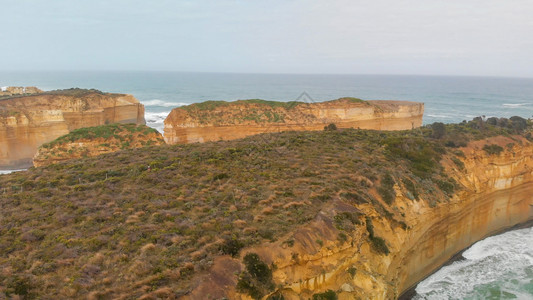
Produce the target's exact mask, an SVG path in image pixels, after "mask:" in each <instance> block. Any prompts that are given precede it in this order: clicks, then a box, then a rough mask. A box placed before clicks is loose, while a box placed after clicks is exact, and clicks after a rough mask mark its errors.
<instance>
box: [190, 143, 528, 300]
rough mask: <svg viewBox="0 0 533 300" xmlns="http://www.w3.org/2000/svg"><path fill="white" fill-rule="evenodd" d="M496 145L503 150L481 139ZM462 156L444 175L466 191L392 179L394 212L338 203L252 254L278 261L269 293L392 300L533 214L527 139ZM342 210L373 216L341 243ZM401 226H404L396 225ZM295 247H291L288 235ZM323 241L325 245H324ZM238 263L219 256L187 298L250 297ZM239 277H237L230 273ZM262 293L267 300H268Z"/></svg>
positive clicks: (475, 148)
mask: <svg viewBox="0 0 533 300" xmlns="http://www.w3.org/2000/svg"><path fill="white" fill-rule="evenodd" d="M486 144H496V145H499V146H501V147H502V148H504V149H505V151H503V152H502V153H501V154H488V153H487V152H486V151H483V150H482V148H483V145H486ZM460 150H461V151H462V152H459V151H457V153H464V156H462V158H460V159H459V160H458V159H457V158H456V157H454V158H453V159H452V157H451V156H445V157H444V159H443V161H442V163H443V165H444V167H445V172H446V173H447V174H449V176H450V177H451V178H453V179H454V180H455V181H456V182H457V183H458V185H459V186H461V187H462V188H461V189H460V190H459V191H458V192H456V193H455V194H453V196H452V197H451V198H449V199H447V200H444V201H442V202H437V203H435V202H431V201H424V199H420V200H415V199H413V197H412V195H410V194H409V193H408V192H407V191H406V190H405V188H404V187H402V186H400V185H398V184H395V186H394V189H395V191H396V198H395V199H394V202H395V210H398V211H395V214H396V213H398V214H400V215H402V216H403V217H404V218H403V221H401V222H404V223H403V224H402V223H401V222H399V220H397V219H395V218H385V217H381V216H380V215H379V214H378V213H377V212H376V210H375V207H374V205H372V204H363V205H359V206H358V207H353V206H349V205H346V204H343V203H342V202H340V201H333V202H332V203H331V204H330V205H329V207H328V208H326V209H323V210H322V212H321V213H320V214H319V215H318V216H317V217H316V218H315V220H314V221H312V222H311V223H309V224H306V225H305V226H303V227H301V228H299V229H297V230H296V231H294V232H292V233H291V234H290V235H288V236H284V237H279V239H278V241H277V242H273V243H268V244H263V245H260V246H257V247H253V248H251V249H247V251H246V252H255V253H258V254H259V255H260V257H261V258H262V259H263V260H264V261H265V262H266V263H267V264H268V265H269V266H272V267H273V270H274V271H273V279H274V284H275V286H276V288H275V291H274V292H273V294H271V295H274V294H275V295H280V294H282V295H283V296H284V299H307V298H310V297H311V296H312V295H313V294H315V293H322V292H325V291H327V290H332V291H334V292H335V293H336V294H337V295H338V298H339V299H395V298H397V297H398V296H399V295H400V294H401V293H402V292H403V291H405V290H406V289H408V288H410V287H411V286H413V285H414V284H416V283H417V282H418V281H419V280H421V279H423V278H424V277H426V276H428V275H429V274H431V273H432V272H433V271H435V270H436V269H437V268H438V267H439V266H441V265H442V264H443V263H444V262H446V261H447V260H448V259H450V258H451V257H452V256H453V255H454V254H455V253H457V252H459V251H460V250H462V249H464V248H466V247H468V246H469V245H471V244H473V243H474V242H476V241H478V240H480V239H482V238H484V237H487V236H489V235H491V234H494V233H496V232H498V231H501V230H503V229H506V228H510V227H512V226H514V225H516V224H519V223H523V222H526V221H528V220H532V219H533V195H532V194H531V190H532V189H533V144H532V143H531V142H530V141H528V140H527V139H525V138H523V137H495V138H490V139H488V140H483V141H477V142H472V143H470V144H469V145H468V147H465V148H461V149H460ZM339 212H359V213H362V214H363V215H366V216H368V218H367V219H366V220H365V221H364V223H363V224H360V226H357V227H356V229H355V230H354V231H352V232H351V233H350V235H349V236H348V237H345V238H342V239H339V231H338V230H337V228H336V227H335V226H334V218H335V216H336V215H338V214H339ZM369 222H371V224H372V225H371V226H370V227H373V231H374V232H375V234H376V236H379V237H382V238H383V240H384V241H386V244H387V245H388V249H389V250H390V253H389V254H388V255H384V254H382V253H378V252H376V251H375V250H374V249H373V247H372V245H371V242H370V239H369V237H368V235H369V234H368V228H369ZM400 225H401V226H400ZM288 240H290V241H291V243H290V244H288V243H287V241H288ZM318 241H320V242H318ZM243 269H244V268H243V266H242V265H241V264H240V260H239V259H235V258H231V257H229V256H223V257H219V258H217V259H216V260H215V263H214V266H213V267H212V268H211V271H210V273H209V274H208V275H206V276H204V277H203V278H201V279H199V280H198V281H197V287H196V288H195V289H194V290H193V291H192V292H191V293H190V294H189V295H187V296H185V297H183V298H184V299H202V298H205V297H207V296H208V295H210V296H212V297H215V298H217V297H229V298H231V299H250V298H249V296H247V295H243V294H240V293H238V292H237V291H236V290H235V288H234V287H235V286H236V285H237V281H238V276H236V275H234V274H239V272H241V271H242V270H243ZM232 274H233V275H232ZM265 298H266V297H265Z"/></svg>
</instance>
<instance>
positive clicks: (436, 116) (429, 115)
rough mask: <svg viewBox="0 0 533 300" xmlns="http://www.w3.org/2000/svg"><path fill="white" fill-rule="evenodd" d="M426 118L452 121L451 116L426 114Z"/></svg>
mask: <svg viewBox="0 0 533 300" xmlns="http://www.w3.org/2000/svg"><path fill="white" fill-rule="evenodd" d="M428 117H432V118H442V119H452V118H453V116H447V115H439V114H428Z"/></svg>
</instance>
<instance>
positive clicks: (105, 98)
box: [0, 88, 145, 169]
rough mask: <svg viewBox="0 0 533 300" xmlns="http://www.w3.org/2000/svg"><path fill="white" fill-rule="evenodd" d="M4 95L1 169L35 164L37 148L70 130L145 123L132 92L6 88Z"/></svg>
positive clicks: (0, 109)
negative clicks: (129, 93) (33, 159)
mask: <svg viewBox="0 0 533 300" xmlns="http://www.w3.org/2000/svg"><path fill="white" fill-rule="evenodd" d="M3 93H4V94H5V95H3V96H1V95H0V169H18V168H25V167H28V166H31V164H32V158H33V156H34V155H35V153H36V152H37V148H38V147H39V146H40V145H42V144H43V143H46V142H50V141H52V140H54V139H56V138H58V137H60V136H62V135H65V134H67V133H69V132H70V131H72V130H74V129H77V128H82V127H90V126H98V125H104V124H110V123H135V124H145V120H144V106H143V105H142V104H140V103H139V101H138V100H137V99H135V98H134V97H133V96H131V95H125V94H110V93H103V92H100V91H97V90H83V89H69V90H57V91H50V92H42V91H40V90H38V89H36V88H6V89H5V91H4V92H3Z"/></svg>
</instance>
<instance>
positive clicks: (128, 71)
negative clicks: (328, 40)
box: [0, 69, 533, 79]
mask: <svg viewBox="0 0 533 300" xmlns="http://www.w3.org/2000/svg"><path fill="white" fill-rule="evenodd" d="M68 72H72V73H76V72H79V73H182V74H234V75H300V76H301V75H308V76H324V75H326V76H406V77H407V76H411V77H469V78H507V79H533V76H510V75H472V74H468V75H457V74H397V73H392V74H387V73H297V72H295V73H291V72H236V71H228V72H220V71H177V70H116V69H115V70H111V69H109V70H61V69H58V70H1V71H0V74H1V73H68Z"/></svg>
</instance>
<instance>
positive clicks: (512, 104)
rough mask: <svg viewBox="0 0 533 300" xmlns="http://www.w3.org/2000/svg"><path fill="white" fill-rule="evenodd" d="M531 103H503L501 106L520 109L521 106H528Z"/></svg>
mask: <svg viewBox="0 0 533 300" xmlns="http://www.w3.org/2000/svg"><path fill="white" fill-rule="evenodd" d="M530 104H531V103H504V104H502V106H505V107H521V106H526V105H530Z"/></svg>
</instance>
